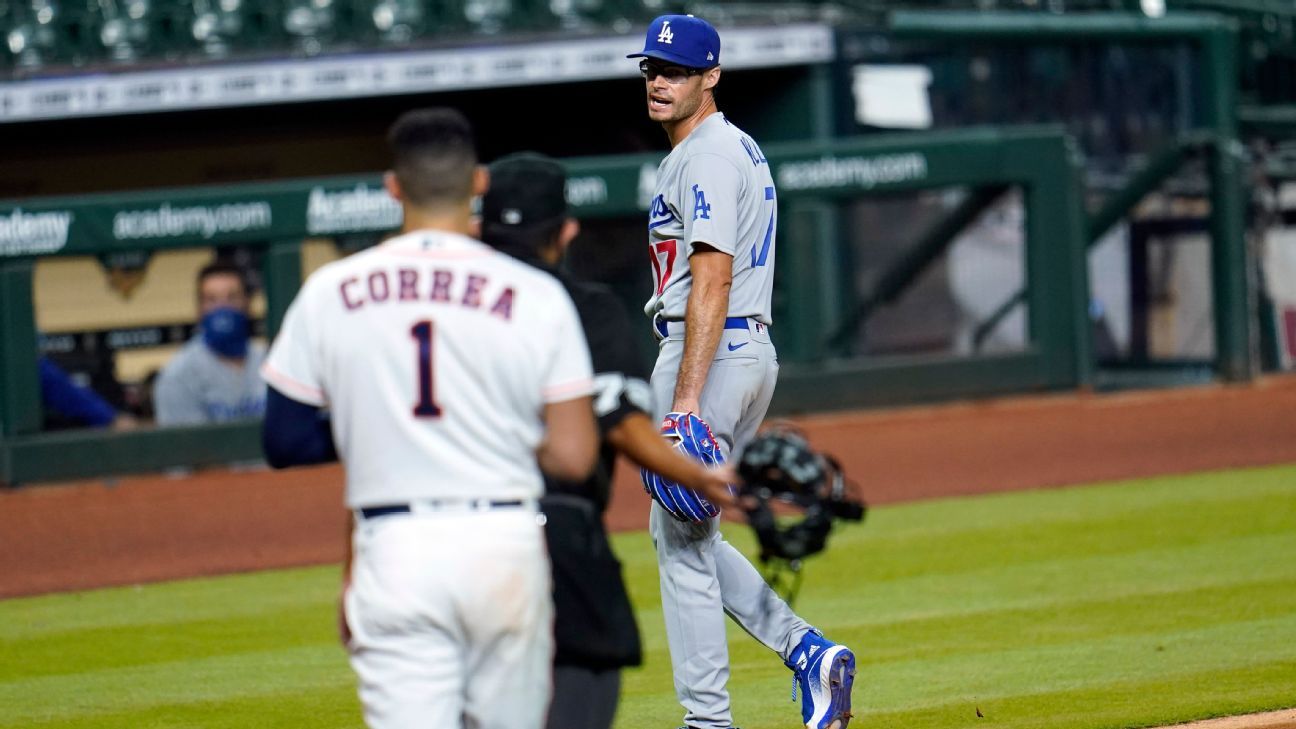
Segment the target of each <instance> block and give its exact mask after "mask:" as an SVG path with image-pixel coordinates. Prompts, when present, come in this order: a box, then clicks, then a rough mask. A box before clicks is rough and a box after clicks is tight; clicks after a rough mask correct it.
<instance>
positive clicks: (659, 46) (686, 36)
mask: <svg viewBox="0 0 1296 729" xmlns="http://www.w3.org/2000/svg"><path fill="white" fill-rule="evenodd" d="M626 58H656V59H659V60H662V61H667V62H669V63H678V64H679V65H681V66H688V67H689V68H711V67H712V66H718V65H720V34H719V33H717V32H716V29H715V28H713V27H711V24H710V23H708V22H706V21H705V20H703V19H701V18H695V17H693V16H692V15H662V16H660V17H658V18H656V19H654V20H653V22H651V23H649V24H648V32H647V34H645V36H644V49H643V50H642V51H640V52H639V53H631V54H629V55H628V56H626Z"/></svg>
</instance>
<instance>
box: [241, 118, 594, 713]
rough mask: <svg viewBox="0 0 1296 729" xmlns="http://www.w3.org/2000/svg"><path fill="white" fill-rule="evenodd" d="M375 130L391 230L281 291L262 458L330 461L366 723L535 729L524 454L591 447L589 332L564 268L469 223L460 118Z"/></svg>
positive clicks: (540, 637)
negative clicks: (340, 505)
mask: <svg viewBox="0 0 1296 729" xmlns="http://www.w3.org/2000/svg"><path fill="white" fill-rule="evenodd" d="M389 142H390V144H391V147H392V150H393V152H394V156H395V165H394V171H393V172H390V173H388V174H387V176H386V180H385V181H386V185H387V189H388V191H389V192H390V193H391V194H392V196H393V197H395V198H396V199H398V200H400V201H401V203H402V207H403V209H404V215H405V218H404V228H403V234H402V235H400V236H398V237H395V238H393V239H391V240H388V241H386V242H385V243H383V244H381V245H379V246H377V247H375V248H372V249H370V250H367V251H365V252H362V253H358V254H356V255H353V256H351V257H349V258H345V259H343V260H340V261H337V262H334V263H331V264H329V265H327V266H325V267H323V268H321V269H320V270H319V271H317V272H316V273H315V274H314V275H312V276H311V277H310V279H309V280H307V281H306V283H305V285H304V286H303V287H302V290H301V292H300V293H299V294H298V296H297V298H296V299H295V300H294V301H293V303H292V305H291V306H290V307H289V310H288V312H287V314H286V316H285V318H284V323H283V328H282V331H281V332H280V333H279V336H278V338H277V339H276V340H275V342H274V345H273V347H272V349H271V351H270V355H269V358H268V360H267V362H266V364H265V366H264V368H263V374H264V376H265V378H266V380H267V381H268V382H269V384H270V385H271V393H270V396H269V397H268V403H267V415H266V424H265V431H264V434H263V439H264V441H265V447H266V452H267V456H268V458H269V460H270V462H271V463H272V464H273V465H277V466H282V465H292V464H296V463H306V462H312V461H319V460H327V458H328V456H329V455H330V454H331V453H332V452H336V454H338V455H339V456H340V457H341V460H342V462H343V463H344V464H345V467H346V504H347V506H348V507H349V508H350V509H351V511H352V513H353V514H354V520H355V527H354V530H353V535H352V540H351V548H352V555H351V557H350V559H349V560H348V571H347V574H348V575H349V586H348V587H347V588H345V589H344V604H345V613H344V617H345V630H344V631H343V632H344V636H345V635H347V634H349V644H348V648H349V650H350V655H351V665H352V667H353V668H354V669H355V671H356V674H357V675H358V677H359V684H360V686H359V690H360V699H361V703H362V704H363V706H364V714H365V720H366V722H367V723H368V724H369V726H371V727H375V728H382V729H387V728H391V729H405V728H406V727H474V728H478V727H483V728H485V727H494V728H496V729H505V728H507V729H517V728H518V727H527V728H528V729H540V727H541V726H543V723H544V717H545V711H546V709H547V706H548V702H549V697H550V691H551V686H550V667H551V664H550V661H551V658H552V653H553V633H552V623H553V603H552V599H551V598H550V584H551V578H550V566H549V561H548V558H547V556H546V552H545V542H544V533H543V527H542V520H541V519H540V518H539V513H538V511H537V501H538V499H539V497H540V494H541V490H542V485H543V480H542V475H541V470H542V469H543V470H544V471H545V472H546V473H548V474H550V475H553V476H555V477H558V478H566V479H573V480H578V479H582V478H584V477H586V476H587V475H588V474H589V472H590V470H591V469H592V467H593V465H594V461H595V455H596V445H597V438H596V431H595V423H594V415H593V410H592V406H591V402H590V397H589V395H590V393H591V392H592V391H593V380H592V371H591V366H590V357H589V352H588V349H587V347H586V343H585V339H584V337H583V335H582V333H581V326H580V322H579V321H578V319H577V316H576V311H575V308H574V307H573V305H572V302H571V299H570V298H568V296H567V294H566V292H565V291H564V290H563V288H562V285H561V284H560V283H558V282H557V281H555V280H554V279H553V278H552V277H550V276H548V275H546V274H544V273H542V272H540V271H538V270H536V269H534V268H532V267H531V266H527V265H525V264H523V263H521V262H519V261H517V260H515V259H513V258H511V257H509V256H506V255H504V254H502V253H499V252H497V251H495V250H493V249H491V248H490V247H488V246H486V245H484V244H483V243H480V242H478V241H477V240H474V239H472V238H469V237H468V236H467V235H466V234H465V233H466V232H467V231H468V230H470V225H471V215H470V211H471V205H470V202H471V199H472V197H473V195H474V194H480V193H481V192H483V191H484V190H485V187H486V182H487V174H486V171H485V168H483V167H480V166H478V165H477V158H476V152H475V150H474V148H473V138H472V131H471V129H470V127H469V126H468V123H467V121H466V120H465V119H464V118H463V117H462V116H461V115H460V114H458V113H457V112H454V111H451V110H447V109H433V110H424V111H417V112H410V113H409V114H406V115H404V116H402V117H401V118H400V119H398V120H397V122H396V124H395V125H394V126H393V127H392V130H391V132H390V135H389ZM321 408H328V410H329V411H331V418H330V421H323V420H321V418H320V412H319V409H321ZM326 422H331V429H329V428H328V426H327V425H326V424H324V423H326Z"/></svg>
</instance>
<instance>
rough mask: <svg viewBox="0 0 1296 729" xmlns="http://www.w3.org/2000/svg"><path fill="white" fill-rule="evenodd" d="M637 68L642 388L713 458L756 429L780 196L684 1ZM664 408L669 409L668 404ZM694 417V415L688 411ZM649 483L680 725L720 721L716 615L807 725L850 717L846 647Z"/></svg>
mask: <svg viewBox="0 0 1296 729" xmlns="http://www.w3.org/2000/svg"><path fill="white" fill-rule="evenodd" d="M629 57H630V58H637V57H641V58H643V60H642V61H641V62H640V64H639V68H640V71H641V72H642V75H643V78H644V84H645V89H646V92H647V105H648V116H649V118H650V119H652V120H654V121H658V122H661V124H662V127H663V128H664V129H665V131H666V134H667V136H668V137H669V138H670V143H671V148H672V149H671V152H670V154H669V155H667V157H666V159H664V160H663V161H662V163H661V165H660V167H659V168H658V175H657V185H656V190H655V195H654V197H653V201H652V205H651V208H650V210H649V217H648V245H649V253H650V260H651V262H652V271H653V276H654V290H653V295H652V297H651V298H650V299H649V301H648V304H647V306H646V307H645V313H647V314H648V316H650V317H651V318H652V326H653V329H654V331H655V332H656V335H657V337H658V339H659V352H658V356H657V364H656V367H655V368H654V370H653V374H652V381H651V384H652V388H653V392H654V395H655V397H656V401H657V403H658V407H659V409H660V410H661V411H662V413H661V414H665V418H664V421H663V422H664V426H663V430H664V432H667V433H669V434H672V435H673V434H675V433H676V432H677V431H678V430H679V428H680V425H681V424H683V423H691V424H693V425H692V426H690V427H691V429H692V430H694V431H696V430H698V429H700V428H705V426H710V432H711V433H713V434H714V438H715V440H716V441H717V447H718V449H719V451H720V452H721V454H722V456H723V457H724V458H728V457H729V456H731V455H732V454H734V453H736V452H737V451H739V450H740V449H741V448H742V447H743V446H744V445H745V444H746V443H747V442H748V441H750V440H751V438H752V437H753V436H754V435H755V433H756V430H757V428H758V427H759V426H760V423H761V420H762V419H763V418H764V417H765V412H766V410H767V408H768V407H769V403H770V398H771V397H772V396H773V394H774V383H775V380H776V379H777V377H778V356H777V354H776V353H775V351H774V345H773V344H772V343H771V341H770V336H769V327H770V324H771V323H772V319H771V316H770V308H771V294H772V290H773V281H774V260H775V231H776V229H777V224H778V215H777V204H778V195H777V191H776V190H775V187H774V180H773V177H772V176H771V174H770V168H769V164H768V162H767V161H766V159H765V156H764V155H763V154H762V153H761V149H760V147H759V146H758V145H757V144H756V142H755V141H754V140H752V138H751V137H750V136H748V135H747V134H745V133H743V131H742V130H740V129H739V128H738V127H736V126H734V125H733V124H732V123H731V122H730V121H729V120H728V119H726V118H725V117H724V115H723V114H721V113H720V112H719V111H718V109H717V108H716V102H715V96H714V89H715V87H716V85H717V84H718V83H719V81H720V37H719V34H718V33H717V32H716V30H715V28H713V27H711V25H710V24H709V23H707V22H706V21H704V20H702V19H700V18H696V17H693V16H691V15H664V16H662V17H659V18H657V19H656V20H654V21H653V22H652V23H651V24H650V25H649V26H648V32H647V35H646V37H645V39H644V48H643V50H642V51H641V52H639V53H633V54H630V56H629ZM667 410H669V413H666V411H667ZM690 413H691V414H693V415H696V416H700V417H701V420H702V421H703V422H702V423H695V421H694V420H693V419H692V417H691V416H689V415H688V414H690ZM660 481H661V478H660V477H654V476H653V475H652V474H645V485H646V486H648V487H649V492H650V493H652V494H653V495H654V497H655V500H654V504H653V507H652V515H651V519H650V529H651V531H652V535H653V540H654V543H655V544H656V548H657V562H658V567H659V571H660V575H661V593H662V607H663V612H664V614H665V619H666V636H667V639H668V642H669V645H670V653H671V662H672V665H673V668H674V675H675V690H676V694H677V695H678V697H679V701H680V703H681V704H683V706H684V708H685V710H686V712H685V716H684V719H685V722H686V724H687V725H688V727H690V728H691V729H728V728H729V727H731V726H732V721H733V719H732V712H731V709H730V703H729V694H728V691H727V690H726V688H725V684H726V683H727V681H728V677H729V652H728V645H727V643H726V640H725V622H724V617H725V614H726V613H727V614H728V615H729V616H730V617H732V618H733V619H734V620H735V621H737V622H738V623H739V624H740V625H741V626H742V627H743V629H745V630H746V631H747V632H748V633H749V634H750V635H752V636H753V637H755V638H756V639H757V640H759V641H760V642H761V643H763V644H765V646H767V647H768V648H770V649H771V650H773V651H775V652H777V653H778V654H779V656H780V657H782V658H783V660H784V662H785V663H786V664H787V666H788V667H789V668H791V669H792V670H793V672H794V674H795V676H794V677H795V682H796V686H797V687H799V689H800V691H801V694H802V707H801V713H802V721H803V722H804V724H805V725H806V727H808V728H809V729H829V728H833V729H844V727H845V726H846V725H847V723H848V722H849V721H850V694H851V687H852V683H853V680H854V674H855V656H854V654H853V653H852V652H851V651H850V649H848V648H846V647H845V646H841V645H837V644H835V643H833V642H831V641H829V640H827V639H826V638H824V637H823V635H822V634H821V633H820V632H819V631H817V630H815V629H814V628H812V627H811V626H810V625H809V624H808V623H806V622H805V621H804V620H802V619H801V618H800V617H798V616H797V615H796V614H794V613H793V612H792V610H791V608H789V607H788V605H787V604H786V603H785V602H783V600H781V599H780V598H779V597H778V596H777V595H776V594H775V593H774V591H773V590H771V589H770V588H769V587H768V586H767V585H766V584H765V581H764V580H763V579H762V578H761V576H760V574H759V572H757V570H756V569H755V568H754V567H753V566H752V565H751V563H750V562H748V561H747V559H746V558H745V557H743V555H742V554H741V553H739V552H738V550H736V549H734V548H733V547H732V546H730V545H729V543H728V542H726V541H724V539H723V538H721V536H720V533H719V518H718V516H716V515H715V510H714V509H706V510H704V511H702V512H701V513H700V514H698V513H696V511H695V510H692V509H680V508H678V501H677V500H676V499H672V498H657V495H658V494H659V493H661V491H662V490H661V489H660V488H659V486H660Z"/></svg>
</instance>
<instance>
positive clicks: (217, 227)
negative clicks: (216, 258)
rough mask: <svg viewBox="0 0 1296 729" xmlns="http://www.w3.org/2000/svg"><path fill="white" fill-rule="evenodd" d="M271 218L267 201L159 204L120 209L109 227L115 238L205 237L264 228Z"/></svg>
mask: <svg viewBox="0 0 1296 729" xmlns="http://www.w3.org/2000/svg"><path fill="white" fill-rule="evenodd" d="M272 217H273V216H272V215H271V212H270V203H268V202H246V203H226V204H223V205H193V206H186V207H171V204H170V203H162V205H160V206H158V207H157V208H150V209H147V210H123V211H121V212H119V213H117V214H116V215H114V216H113V221H112V228H113V237H114V238H116V239H117V240H141V239H147V238H180V237H189V236H200V237H202V238H204V239H209V238H213V237H215V236H216V235H218V234H221V233H241V232H245V231H250V230H264V229H267V228H269V227H270V225H271V223H272Z"/></svg>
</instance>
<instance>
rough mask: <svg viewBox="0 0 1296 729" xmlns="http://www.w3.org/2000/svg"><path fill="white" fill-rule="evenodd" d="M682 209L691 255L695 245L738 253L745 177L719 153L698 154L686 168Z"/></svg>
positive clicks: (685, 233)
mask: <svg viewBox="0 0 1296 729" xmlns="http://www.w3.org/2000/svg"><path fill="white" fill-rule="evenodd" d="M683 181H684V185H685V186H687V189H684V190H681V191H680V192H681V193H682V195H681V198H682V199H681V200H680V204H681V205H680V207H681V212H682V213H684V216H683V217H684V240H685V241H686V242H687V243H688V246H689V249H688V253H689V255H692V254H693V251H694V248H693V246H694V244H695V243H706V244H707V245H710V246H711V247H713V248H715V249H717V250H720V251H723V252H725V253H728V254H729V255H731V256H733V255H736V254H737V252H738V219H739V215H740V213H741V211H740V210H739V201H740V200H741V199H742V196H741V193H742V186H743V178H742V174H741V173H740V172H739V171H738V168H737V167H735V166H734V163H733V162H732V161H730V160H729V159H728V158H727V157H724V156H722V155H719V154H695V155H693V156H692V157H690V158H689V159H688V162H687V163H686V164H685V167H684V175H683Z"/></svg>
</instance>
